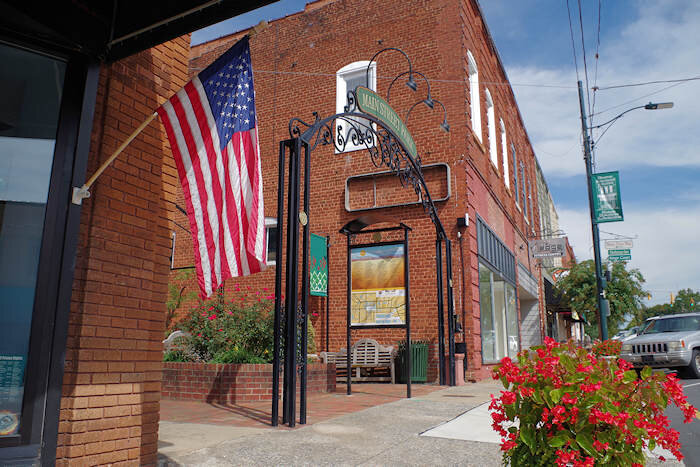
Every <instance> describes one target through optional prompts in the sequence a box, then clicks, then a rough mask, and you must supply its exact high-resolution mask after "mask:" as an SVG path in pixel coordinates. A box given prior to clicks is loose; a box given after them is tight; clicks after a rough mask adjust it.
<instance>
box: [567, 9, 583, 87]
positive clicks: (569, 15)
mask: <svg viewBox="0 0 700 467" xmlns="http://www.w3.org/2000/svg"><path fill="white" fill-rule="evenodd" d="M566 12H567V17H568V18H569V32H570V33H571V49H572V50H573V52H574V66H575V67H576V81H581V79H580V78H579V74H578V60H577V59H576V44H575V42H574V27H573V26H572V24H571V9H570V8H569V0H566Z"/></svg>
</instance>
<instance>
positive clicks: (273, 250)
mask: <svg viewBox="0 0 700 467" xmlns="http://www.w3.org/2000/svg"><path fill="white" fill-rule="evenodd" d="M277 235H278V230H277V219H276V218H274V217H266V218H265V243H266V244H267V250H265V264H267V265H270V266H271V265H274V264H277Z"/></svg>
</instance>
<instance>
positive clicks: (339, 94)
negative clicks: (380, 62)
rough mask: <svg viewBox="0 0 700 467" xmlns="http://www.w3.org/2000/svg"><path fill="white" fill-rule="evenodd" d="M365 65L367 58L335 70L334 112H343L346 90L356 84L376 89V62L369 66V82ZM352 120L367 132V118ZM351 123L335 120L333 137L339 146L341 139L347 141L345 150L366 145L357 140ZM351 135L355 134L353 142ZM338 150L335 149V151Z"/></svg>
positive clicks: (346, 101) (346, 96) (352, 149)
mask: <svg viewBox="0 0 700 467" xmlns="http://www.w3.org/2000/svg"><path fill="white" fill-rule="evenodd" d="M367 65H370V63H369V61H367V60H363V61H360V62H354V63H351V64H349V65H345V66H344V67H343V68H341V69H340V70H338V71H337V72H336V74H335V76H336V79H335V82H336V94H335V111H336V113H342V112H345V106H346V105H347V104H348V91H353V90H355V88H356V87H357V86H364V87H368V88H369V89H371V90H372V91H376V90H377V64H376V62H372V64H371V65H370V66H369V82H367V81H368V80H367ZM352 120H353V121H354V122H356V123H355V126H356V127H357V128H358V129H364V133H366V132H367V131H366V130H367V126H368V125H369V124H370V123H369V121H368V120H365V119H361V118H358V119H352ZM352 125H353V124H352V123H349V122H348V121H347V120H343V119H338V120H336V122H335V134H334V138H335V139H336V141H337V142H338V143H339V146H341V147H342V146H343V144H340V142H341V141H348V143H347V144H346V145H345V152H347V151H357V150H359V149H364V148H366V147H367V146H366V145H365V144H364V143H360V142H359V140H357V134H356V132H355V131H354V130H353V129H352ZM353 136H355V141H354V142H353ZM356 143H357V144H356ZM338 152H340V151H338V150H337V149H336V153H338Z"/></svg>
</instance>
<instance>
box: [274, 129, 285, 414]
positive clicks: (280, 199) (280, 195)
mask: <svg viewBox="0 0 700 467" xmlns="http://www.w3.org/2000/svg"><path fill="white" fill-rule="evenodd" d="M286 146H287V144H286V143H285V142H284V141H280V152H279V161H278V176H277V239H276V244H275V247H276V252H277V253H276V254H277V256H276V258H275V260H276V265H275V317H274V324H273V326H274V330H273V339H274V343H273V346H274V347H273V356H272V420H271V422H272V426H277V425H278V424H279V394H280V339H281V337H282V336H281V335H280V325H281V321H282V319H281V318H282V316H281V304H282V301H281V300H282V226H283V225H284V223H283V218H282V211H283V210H284V152H285V150H286Z"/></svg>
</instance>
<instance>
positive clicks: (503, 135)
mask: <svg viewBox="0 0 700 467" xmlns="http://www.w3.org/2000/svg"><path fill="white" fill-rule="evenodd" d="M500 124H501V156H502V157H503V182H504V183H505V184H506V188H510V172H509V171H508V142H507V140H506V125H505V124H504V123H503V119H501V120H500Z"/></svg>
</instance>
